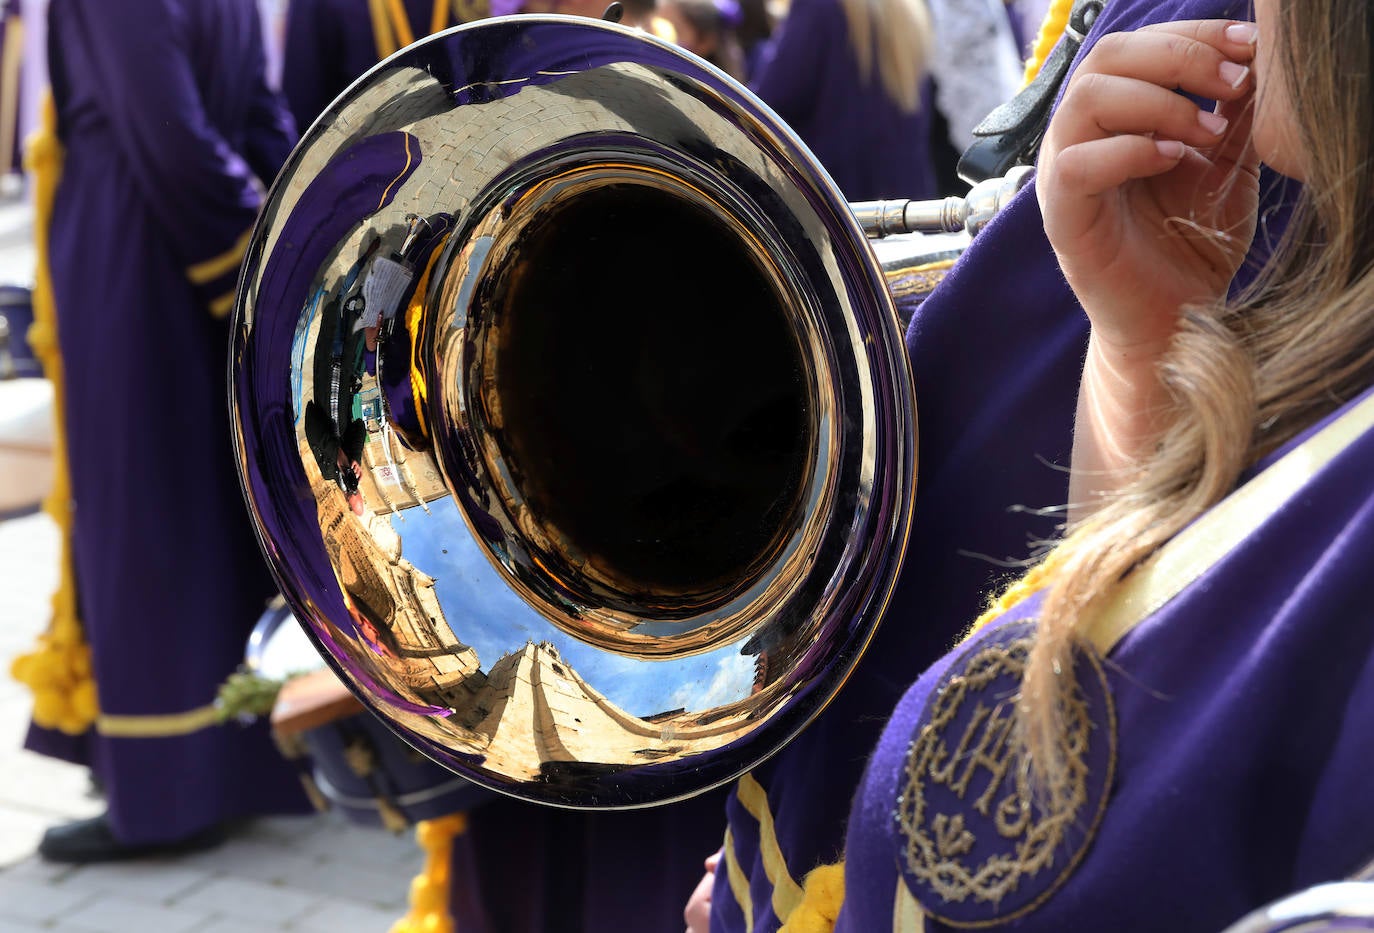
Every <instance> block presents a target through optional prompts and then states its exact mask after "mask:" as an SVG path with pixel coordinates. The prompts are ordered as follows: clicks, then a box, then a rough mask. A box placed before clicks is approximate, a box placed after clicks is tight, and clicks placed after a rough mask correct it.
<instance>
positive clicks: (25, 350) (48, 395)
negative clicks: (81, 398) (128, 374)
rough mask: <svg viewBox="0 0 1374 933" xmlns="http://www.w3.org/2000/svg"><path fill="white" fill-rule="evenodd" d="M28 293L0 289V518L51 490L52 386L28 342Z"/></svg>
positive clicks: (35, 505)
mask: <svg viewBox="0 0 1374 933" xmlns="http://www.w3.org/2000/svg"><path fill="white" fill-rule="evenodd" d="M32 323H33V304H32V301H31V293H30V291H29V289H27V288H25V287H23V286H19V285H0V476H3V477H4V478H5V482H4V483H3V484H0V518H11V517H14V516H16V515H23V514H25V513H28V512H32V511H33V510H34V509H36V508H38V506H39V504H40V503H42V501H43V498H44V497H45V496H47V494H48V491H49V490H50V489H52V478H53V474H52V471H53V459H52V457H53V453H52V448H53V385H52V382H50V381H49V380H47V379H45V378H43V367H42V366H41V365H39V362H38V360H37V359H36V358H35V357H34V355H33V351H32V349H31V348H30V346H29V342H28V330H29V325H30V324H32Z"/></svg>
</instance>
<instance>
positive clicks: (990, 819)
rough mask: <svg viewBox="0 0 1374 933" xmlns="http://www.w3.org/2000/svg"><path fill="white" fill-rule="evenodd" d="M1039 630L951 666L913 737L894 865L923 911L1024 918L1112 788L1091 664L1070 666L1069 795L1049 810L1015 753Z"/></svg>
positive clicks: (1085, 835)
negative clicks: (1018, 707) (1019, 705)
mask: <svg viewBox="0 0 1374 933" xmlns="http://www.w3.org/2000/svg"><path fill="white" fill-rule="evenodd" d="M1033 633H1034V626H1033V624H1031V623H1029V622H1026V623H1017V624H1011V625H1005V626H999V627H998V628H996V629H994V630H992V631H989V632H988V633H987V636H986V637H982V638H979V639H977V640H976V641H975V642H974V644H973V646H972V647H970V648H969V649H968V650H967V651H966V653H965V654H964V655H963V657H961V658H959V659H957V660H956V661H955V662H954V665H953V666H952V667H951V668H950V670H949V672H948V673H947V674H946V675H945V677H944V679H943V680H942V681H941V683H940V684H939V686H938V687H937V688H936V689H935V691H934V692H933V693H932V694H931V698H930V700H929V701H928V702H927V704H926V709H925V711H924V713H923V714H922V716H921V719H920V721H919V723H918V724H917V726H916V729H915V732H914V733H913V735H914V738H913V741H912V743H911V747H910V749H909V751H908V752H907V757H906V765H905V769H904V772H903V779H902V781H901V784H900V786H901V787H902V791H901V796H900V797H899V798H898V800H897V810H896V813H895V814H894V820H895V823H896V829H897V850H898V855H897V861H898V866H899V868H900V869H901V873H902V877H903V879H904V880H905V882H906V885H907V887H908V888H909V889H910V890H911V893H912V894H913V895H914V896H915V898H916V899H917V900H918V901H919V902H920V903H921V906H922V908H923V909H924V910H925V911H926V913H927V914H929V915H931V916H932V917H935V918H937V919H939V920H942V921H944V922H945V923H948V924H950V925H952V926H961V927H979V926H986V925H989V924H992V923H998V922H1003V921H1006V920H1010V919H1013V918H1015V917H1018V916H1020V915H1022V914H1024V913H1027V912H1029V911H1031V910H1033V909H1035V908H1036V907H1038V906H1039V905H1040V904H1041V903H1043V902H1044V901H1045V900H1046V899H1047V898H1048V897H1049V896H1050V895H1051V894H1053V893H1054V892H1055V891H1056V890H1057V889H1058V888H1059V886H1060V885H1061V884H1063V883H1064V881H1066V880H1067V879H1068V877H1069V875H1070V874H1071V873H1072V872H1073V870H1074V868H1075V867H1076V866H1077V864H1078V861H1079V859H1081V858H1082V856H1083V853H1084V852H1085V851H1086V850H1087V847H1088V844H1089V843H1090V842H1091V841H1092V837H1093V835H1094V834H1095V833H1096V831H1097V823H1098V820H1099V818H1100V817H1101V815H1102V809H1103V807H1104V806H1105V804H1106V800H1107V794H1108V792H1109V790H1110V788H1111V782H1112V772H1113V770H1114V767H1115V759H1116V723H1115V716H1114V713H1113V709H1112V701H1111V694H1110V692H1109V690H1108V687H1107V680H1106V676H1105V674H1104V673H1103V671H1102V667H1101V665H1100V664H1099V663H1098V660H1097V658H1096V657H1095V656H1092V655H1090V654H1089V653H1087V652H1083V651H1080V652H1079V653H1078V656H1077V658H1076V660H1075V674H1076V675H1077V680H1078V689H1077V690H1075V692H1074V695H1073V697H1072V699H1071V701H1070V703H1069V704H1068V706H1067V708H1066V709H1065V711H1064V713H1065V720H1066V723H1065V724H1066V728H1067V730H1068V735H1067V742H1066V745H1065V748H1066V752H1067V758H1068V761H1067V765H1068V774H1069V780H1068V784H1069V788H1068V793H1067V795H1066V797H1065V799H1064V800H1063V801H1062V803H1060V804H1059V805H1058V806H1057V807H1056V808H1055V809H1054V812H1050V810H1049V808H1048V805H1047V802H1046V801H1045V800H1043V799H1042V798H1041V797H1040V796H1038V795H1036V794H1034V793H1033V792H1032V790H1031V788H1030V785H1029V775H1028V774H1027V773H1026V769H1025V768H1024V767H1022V762H1021V758H1020V755H1019V753H1018V751H1017V743H1016V737H1015V734H1014V731H1013V730H1014V729H1015V722H1016V718H1015V704H1016V701H1017V695H1018V691H1019V689H1020V684H1021V675H1022V673H1023V672H1024V670H1025V667H1026V658H1027V656H1028V655H1029V653H1030V647H1031V641H1032V637H1033Z"/></svg>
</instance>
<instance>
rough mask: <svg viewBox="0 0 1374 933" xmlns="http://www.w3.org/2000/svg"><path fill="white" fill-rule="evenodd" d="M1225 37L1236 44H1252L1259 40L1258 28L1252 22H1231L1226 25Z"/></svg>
mask: <svg viewBox="0 0 1374 933" xmlns="http://www.w3.org/2000/svg"><path fill="white" fill-rule="evenodd" d="M1226 38H1227V39H1229V40H1230V41H1231V42H1234V43H1236V44H1237V45H1254V44H1255V43H1256V42H1258V41H1259V28H1258V27H1257V26H1256V25H1255V24H1254V23H1232V24H1231V25H1229V26H1227V27H1226Z"/></svg>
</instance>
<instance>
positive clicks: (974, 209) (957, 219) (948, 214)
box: [849, 165, 1032, 239]
mask: <svg viewBox="0 0 1374 933" xmlns="http://www.w3.org/2000/svg"><path fill="white" fill-rule="evenodd" d="M1031 171H1032V168H1031V166H1028V165H1018V166H1017V167H1016V168H1014V169H1012V170H1011V171H1010V172H1008V173H1007V174H1006V175H1004V176H1002V177H1001V178H990V179H988V180H987V181H983V182H979V183H978V184H976V185H974V186H973V188H972V189H971V190H970V191H969V193H968V194H967V195H965V196H964V197H962V198H937V199H936V200H933V201H856V202H854V203H852V204H850V205H849V208H850V210H852V211H853V212H854V216H855V217H856V218H858V221H859V226H860V227H862V228H863V231H864V234H865V235H866V236H868V237H869V238H871V239H880V238H882V237H887V236H893V235H895V234H899V233H967V234H968V235H969V236H975V235H977V233H978V232H979V231H981V230H982V229H983V228H984V227H986V226H987V225H988V222H989V221H991V220H992V218H993V217H995V216H997V214H998V212H999V211H1001V210H1002V208H1004V207H1006V206H1007V204H1009V203H1010V202H1011V199H1012V198H1013V197H1014V196H1015V195H1016V193H1017V192H1018V191H1020V190H1021V189H1022V188H1023V187H1025V185H1026V182H1027V181H1029V180H1030V177H1031Z"/></svg>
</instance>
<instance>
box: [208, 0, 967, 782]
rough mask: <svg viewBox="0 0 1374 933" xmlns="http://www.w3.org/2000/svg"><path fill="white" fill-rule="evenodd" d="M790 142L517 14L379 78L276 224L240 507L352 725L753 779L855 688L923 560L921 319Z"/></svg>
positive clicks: (273, 217) (552, 772)
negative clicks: (371, 719)
mask: <svg viewBox="0 0 1374 933" xmlns="http://www.w3.org/2000/svg"><path fill="white" fill-rule="evenodd" d="M966 243H967V234H963V235H960V236H955V237H947V238H941V237H933V238H929V239H928V240H918V239H916V238H912V239H909V240H903V239H902V238H894V239H893V240H892V241H891V242H890V243H888V244H885V245H884V246H883V247H881V249H880V252H883V253H885V255H884V257H883V258H882V260H881V263H880V260H879V259H878V258H877V257H875V255H874V252H873V251H872V250H871V249H870V247H869V246H868V245H867V243H866V242H865V239H864V236H863V231H862V230H861V228H860V227H859V225H858V223H857V222H856V219H855V217H854V215H853V213H852V212H851V211H850V210H849V208H848V206H847V205H846V204H845V202H844V201H843V199H842V198H841V197H840V195H839V194H838V192H837V191H836V190H835V189H834V187H833V185H832V184H831V183H830V182H829V180H828V179H827V178H826V176H825V175H824V173H823V172H822V171H820V170H819V169H818V167H817V166H816V164H815V162H814V160H813V159H812V157H811V156H810V155H809V153H807V152H806V150H805V148H804V147H803V146H802V145H801V144H800V142H799V141H798V140H797V139H796V137H795V136H794V135H793V134H792V133H791V132H790V130H788V129H787V128H786V127H785V126H782V125H781V124H779V123H778V122H777V121H776V118H775V117H773V116H772V115H771V113H769V112H768V111H767V110H766V108H763V107H761V106H760V105H759V104H758V102H757V101H756V100H755V99H754V98H753V97H752V96H751V95H749V93H748V92H747V91H746V90H744V89H743V88H742V87H740V86H739V85H737V84H735V83H734V82H732V81H730V80H729V79H727V78H725V77H724V76H723V75H721V74H720V73H719V72H717V71H715V70H713V69H711V68H710V67H709V66H706V65H705V64H704V63H702V62H700V61H699V60H697V59H695V58H692V57H691V56H689V55H686V54H685V53H682V52H681V51H679V50H677V49H674V48H673V47H671V46H669V45H667V44H665V43H661V42H658V41H657V40H654V39H652V38H651V37H647V36H645V35H644V34H642V33H637V32H634V31H631V30H627V29H624V28H622V27H619V26H615V25H611V24H607V23H599V22H595V21H591V20H581V19H574V18H570V17H535V16H521V17H510V18H500V19H492V20H487V21H484V22H482V23H479V24H474V25H472V26H467V27H460V28H459V29H455V30H450V31H448V32H446V33H442V34H440V35H438V36H435V37H432V38H430V39H427V40H424V41H422V42H420V43H417V44H416V45H414V46H412V47H410V48H409V49H406V50H403V51H402V52H401V53H398V55H396V56H394V57H393V58H392V59H389V60H387V61H386V62H384V63H382V64H381V65H379V66H378V68H377V69H375V70H374V71H373V72H371V73H370V74H369V75H367V76H366V77H364V78H363V79H362V80H360V81H359V82H358V83H357V84H355V85H354V87H353V88H351V89H350V90H349V91H348V92H347V93H345V95H344V96H343V97H341V98H340V99H339V101H337V102H336V103H335V104H334V105H333V106H331V108H330V109H329V111H328V112H326V113H325V114H324V115H323V116H322V117H321V119H320V120H319V121H318V122H317V123H316V125H315V126H314V127H312V128H311V129H310V130H309V132H308V133H307V134H306V135H305V137H304V139H303V141H302V143H301V145H300V146H299V147H298V149H297V151H296V152H295V154H294V155H293V156H292V159H291V161H290V163H289V164H288V166H287V168H286V170H285V171H284V172H283V173H282V176H281V177H280V178H279V179H278V181H277V182H276V184H275V185H274V186H273V189H272V191H271V193H270V195H269V199H268V204H267V206H266V208H265V210H264V213H263V217H262V220H261V221H260V223H259V226H258V229H257V230H256V231H255V234H254V237H253V241H252V244H251V245H250V249H249V255H248V261H247V265H246V269H245V274H244V279H243V287H242V289H241V294H240V300H239V305H238V308H237V310H236V319H235V320H236V323H235V346H234V357H233V361H232V363H233V373H232V379H233V387H234V392H233V397H234V409H235V411H234V414H235V425H236V438H237V441H238V445H239V453H240V458H241V467H242V470H243V476H244V486H245V490H246V493H247V498H248V502H249V505H250V508H251V509H252V511H253V513H254V516H255V518H256V520H257V522H258V526H259V529H260V531H261V535H262V539H263V542H264V549H265V552H266V553H267V555H268V557H269V559H270V560H271V562H272V565H273V567H274V570H275V571H276V573H277V576H278V580H279V582H280V583H281V585H282V591H283V595H284V596H285V598H286V600H287V602H288V603H289V604H290V607H291V609H292V611H293V613H294V614H295V615H296V617H297V618H298V619H299V620H300V622H301V624H302V626H303V627H304V629H305V631H306V632H307V633H308V634H309V635H310V637H311V639H312V641H313V642H314V643H315V644H316V646H317V647H318V648H319V650H320V652H321V654H322V656H323V657H324V658H325V659H326V660H327V661H328V662H329V664H330V665H331V666H332V667H333V668H334V670H335V671H336V673H338V674H339V675H340V677H341V678H342V679H343V680H344V682H345V683H347V684H348V685H349V687H350V689H352V690H353V691H354V692H355V694H356V695H358V697H359V698H360V699H361V700H362V701H363V702H364V703H365V704H366V705H367V706H368V707H369V708H370V709H371V710H372V711H373V712H374V713H376V714H377V715H379V716H381V717H382V718H383V719H384V720H385V721H386V722H387V723H388V724H389V725H391V726H392V727H393V728H394V729H396V730H397V731H398V732H399V733H401V734H402V735H403V736H404V737H405V738H406V739H407V740H408V741H410V742H411V743H413V744H414V745H415V746H416V747H417V748H419V749H420V750H421V751H424V752H425V753H426V754H428V755H430V756H431V757H433V758H434V759H435V760H437V761H439V762H440V763H441V764H444V765H446V766H447V767H449V768H451V769H453V770H454V771H456V772H458V773H459V774H462V775H464V776H466V777H468V778H470V779H472V780H473V781H475V782H477V783H480V784H483V785H485V786H487V787H490V788H493V789H495V790H498V791H501V792H504V793H509V794H513V795H516V796H520V797H524V798H527V799H530V800H535V801H540V802H544V803H550V804H555V805H561V806H572V807H628V806H639V805H646V804H650V803H656V802H663V801H668V800H672V799H677V798H680V797H683V796H687V795H690V794H693V793H696V792H699V791H701V790H704V789H706V788H708V787H711V786H714V785H717V784H720V783H723V782H725V781H727V780H730V779H731V778H733V777H735V776H737V775H738V774H739V773H741V772H743V771H744V770H747V769H748V768H750V767H752V766H754V765H755V764H757V763H758V762H759V761H761V760H763V759H764V758H766V757H767V756H768V755H770V754H771V753H772V752H774V751H776V750H777V748H779V747H781V745H783V744H784V743H785V742H786V741H788V740H789V739H790V738H791V737H792V736H793V735H795V734H796V732H797V731H799V730H800V729H801V728H803V727H804V726H805V725H806V723H807V722H809V721H810V720H811V719H812V718H814V716H815V715H816V714H817V713H818V712H819V711H820V710H821V709H822V708H823V707H824V705H825V704H826V703H827V702H828V701H829V699H830V698H831V697H832V696H833V695H834V693H835V692H836V691H837V690H838V689H839V688H840V687H841V685H842V684H843V682H844V680H845V679H846V678H847V677H848V676H849V673H850V672H851V671H852V670H853V667H854V664H855V663H856V662H857V660H858V657H859V655H860V654H861V652H862V651H863V649H864V647H865V646H866V645H867V643H868V641H869V639H870V638H871V636H872V631H873V627H874V626H875V625H876V624H877V621H878V619H879V618H880V617H881V615H882V612H883V609H884V608H885V606H886V602H887V599H888V597H889V594H890V591H891V587H892V584H893V581H894V579H895V576H896V572H897V569H898V567H899V566H900V562H901V557H902V553H903V548H904V542H905V538H906V527H907V523H908V521H909V516H910V508H911V495H912V490H913V487H914V478H915V404H914V400H913V398H912V394H911V385H910V374H909V372H908V370H907V363H906V354H905V347H904V345H903V342H902V336H901V326H900V324H899V322H898V320H897V317H896V314H895V309H894V307H893V303H892V296H891V295H890V294H889V291H888V288H887V283H888V282H889V281H893V282H896V281H899V280H900V281H904V282H906V283H907V284H906V285H905V286H902V287H899V288H898V289H897V290H898V293H899V295H900V296H901V298H902V300H903V301H904V302H907V306H908V307H909V306H910V302H911V301H915V300H919V298H921V297H923V296H924V294H926V293H928V291H929V290H930V289H931V288H933V287H934V285H935V284H936V283H937V282H938V280H939V278H940V276H941V274H942V271H943V269H944V268H946V267H947V265H948V264H949V263H950V262H951V261H952V259H953V258H954V257H955V256H957V255H958V254H959V252H960V251H961V250H962V249H963V247H964V245H965V244H966Z"/></svg>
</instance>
